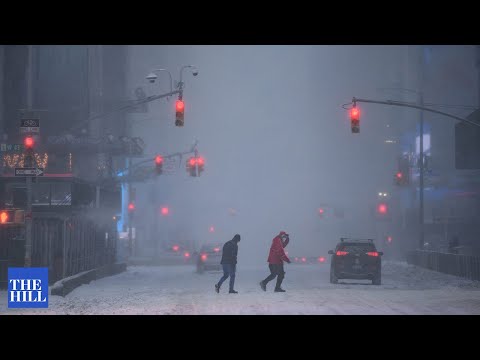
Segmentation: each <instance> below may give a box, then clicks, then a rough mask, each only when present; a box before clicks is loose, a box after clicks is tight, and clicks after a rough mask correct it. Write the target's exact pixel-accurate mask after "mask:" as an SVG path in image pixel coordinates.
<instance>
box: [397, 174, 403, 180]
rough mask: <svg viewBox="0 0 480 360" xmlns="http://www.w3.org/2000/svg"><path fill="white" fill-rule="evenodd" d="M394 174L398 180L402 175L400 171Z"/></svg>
mask: <svg viewBox="0 0 480 360" xmlns="http://www.w3.org/2000/svg"><path fill="white" fill-rule="evenodd" d="M396 176H397V179H399V180H400V179H401V178H402V177H403V174H402V173H401V172H397V174H396Z"/></svg>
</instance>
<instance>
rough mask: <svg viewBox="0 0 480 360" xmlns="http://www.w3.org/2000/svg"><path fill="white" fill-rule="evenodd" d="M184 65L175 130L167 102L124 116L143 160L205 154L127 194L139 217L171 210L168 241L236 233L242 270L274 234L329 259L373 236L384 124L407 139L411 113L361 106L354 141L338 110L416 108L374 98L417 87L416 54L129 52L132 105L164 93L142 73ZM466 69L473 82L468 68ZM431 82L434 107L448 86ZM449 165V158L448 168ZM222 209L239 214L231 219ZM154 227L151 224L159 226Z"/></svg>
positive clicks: (386, 175) (295, 250)
mask: <svg viewBox="0 0 480 360" xmlns="http://www.w3.org/2000/svg"><path fill="white" fill-rule="evenodd" d="M466 48H467V47H462V51H469V50H468V49H467V50H465V49H466ZM410 51H411V50H410ZM472 51H473V50H472ZM450 53H455V52H454V51H451V49H450ZM186 64H193V65H195V66H197V67H198V69H199V75H198V76H197V77H193V76H192V75H191V73H189V72H188V71H185V72H184V80H185V82H186V88H185V95H184V100H185V104H186V110H185V126H184V127H183V128H179V127H175V126H174V110H173V108H174V101H175V99H174V98H172V99H170V100H169V101H165V100H159V101H156V102H153V103H150V104H149V112H148V113H146V114H131V115H129V116H128V120H129V121H130V123H131V124H132V129H133V133H134V134H135V135H137V136H141V137H142V138H143V139H144V140H145V142H146V144H147V148H146V154H147V155H149V156H152V157H153V156H154V155H155V154H157V153H158V154H168V153H173V152H178V151H185V150H187V149H188V148H189V147H190V146H191V145H192V144H193V142H194V141H195V139H197V140H198V142H199V144H198V149H199V154H200V155H202V156H204V157H205V160H206V165H205V171H204V173H203V174H202V176H200V177H199V178H193V177H190V176H188V175H187V173H186V171H185V158H184V159H183V161H182V164H181V165H180V167H179V168H177V169H176V171H175V173H174V174H165V175H162V176H160V177H159V178H158V179H157V180H155V182H150V183H143V184H142V183H141V184H136V185H135V187H136V188H137V198H138V199H137V201H138V205H137V206H138V208H142V206H143V207H144V208H145V209H158V207H159V206H161V205H168V206H169V207H170V209H171V215H170V216H169V217H168V222H169V224H168V227H169V237H175V236H178V237H191V238H192V239H194V241H195V242H196V243H197V244H200V243H202V242H205V241H209V240H215V241H219V242H224V241H226V240H229V239H231V238H232V237H233V235H234V234H235V233H239V234H241V235H242V241H241V243H240V247H239V262H240V263H259V262H262V261H266V257H267V254H268V247H269V245H270V242H271V240H272V238H273V237H274V236H275V235H276V234H278V232H279V231H281V230H284V231H287V232H289V233H290V234H291V243H290V245H289V247H288V249H287V250H288V251H289V253H290V254H302V255H303V254H306V255H318V254H326V251H327V250H329V249H331V248H332V247H333V246H334V244H335V242H336V241H337V240H338V238H339V237H341V236H356V237H374V238H376V237H377V236H378V229H376V227H375V225H374V223H373V221H372V219H371V215H370V213H369V206H370V204H372V203H374V202H375V200H376V196H377V193H378V192H379V191H386V192H391V191H393V188H394V187H393V184H392V174H394V172H395V171H396V156H397V154H398V151H399V149H398V148H396V147H395V145H389V144H386V143H385V140H386V139H389V138H390V137H391V136H392V135H393V136H395V134H396V133H395V131H397V130H398V132H400V130H401V129H402V126H399V125H398V124H392V125H391V126H389V127H387V126H386V125H387V123H389V122H388V121H387V120H388V119H389V118H390V119H392V118H393V119H396V120H397V121H399V122H401V123H402V124H405V127H407V128H408V127H411V129H412V130H414V129H415V123H416V121H417V120H418V114H417V112H416V111H415V110H408V109H407V110H402V109H399V110H395V111H394V110H392V109H391V108H388V107H384V106H380V105H372V106H369V105H362V106H361V125H360V126H361V130H360V131H361V132H360V134H352V133H351V131H350V121H349V117H348V112H347V110H344V109H342V107H341V106H342V104H345V103H349V102H350V101H351V99H352V97H354V96H356V97H360V98H373V99H387V98H390V99H392V98H396V99H400V100H411V101H415V97H413V98H412V97H408V96H406V95H404V94H395V93H393V95H392V93H385V92H382V91H379V90H378V89H379V88H385V87H405V88H416V87H417V82H418V78H417V74H416V67H415V66H416V65H415V64H416V62H415V56H414V54H413V55H412V53H409V50H408V49H407V46H130V47H129V58H128V68H129V73H128V74H127V75H128V78H127V84H128V89H131V92H130V93H131V94H132V96H133V89H135V88H136V87H138V86H142V87H143V88H144V89H145V91H146V92H147V95H152V94H158V93H160V92H166V91H168V76H167V74H166V73H160V74H159V79H158V81H157V82H156V83H155V84H149V83H148V82H147V81H146V80H145V76H146V74H147V73H149V72H150V71H151V70H152V69H155V68H166V69H169V70H170V71H171V72H172V75H173V76H174V78H175V79H178V72H179V69H180V67H181V66H182V65H186ZM468 65H469V66H471V69H470V70H471V74H473V72H474V71H475V70H474V67H473V63H472V64H468ZM436 81H437V84H435V87H433V88H432V89H430V92H429V93H428V96H429V97H430V101H434V100H435V91H436V89H439V87H440V86H442V84H448V81H449V80H448V79H436ZM445 87H447V86H445ZM474 87H475V83H468V84H466V85H465V87H464V88H463V89H462V90H463V91H464V93H467V94H468V96H467V97H465V96H463V97H462V96H460V95H459V96H457V98H460V97H461V99H458V101H459V102H461V103H467V104H473V105H475V104H476V101H475V99H476V96H475V91H474V90H475V89H474ZM471 89H473V91H471V92H470V90H471ZM442 91H443V93H445V91H447V92H448V90H445V88H444V89H442ZM452 91H453V90H452ZM456 93H458V91H457V92H456ZM450 101H453V100H451V97H450V98H449V102H450ZM445 123H447V125H446V126H447V127H448V126H449V128H448V129H449V133H448V134H449V135H446V136H445V137H444V138H443V140H444V141H446V144H447V145H448V146H449V147H450V153H453V150H452V146H453V125H454V123H453V122H451V123H449V124H448V120H446V121H445ZM405 127H403V129H404V128H405ZM450 156H451V155H450ZM449 161H450V162H449ZM452 161H453V158H450V159H447V165H446V166H447V168H449V169H450V170H451V169H452V168H453V163H452ZM321 204H326V208H329V207H332V208H342V209H344V210H345V218H343V219H337V218H335V217H333V216H330V217H327V218H325V219H320V218H319V216H318V208H319V207H320V206H321ZM229 208H234V209H236V210H237V211H238V214H237V215H236V216H231V215H229V213H228V209H229ZM157 215H158V212H157ZM159 218H160V216H159V215H158V216H156V215H155V216H152V217H151V220H152V222H157V221H160V222H165V219H162V218H160V219H159ZM211 225H213V226H215V228H216V232H215V233H214V234H211V233H209V232H208V229H209V227H210V226H211Z"/></svg>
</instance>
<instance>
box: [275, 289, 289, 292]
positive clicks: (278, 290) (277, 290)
mask: <svg viewBox="0 0 480 360" xmlns="http://www.w3.org/2000/svg"><path fill="white" fill-rule="evenodd" d="M274 291H275V292H286V291H285V290H283V289H282V288H275V290H274Z"/></svg>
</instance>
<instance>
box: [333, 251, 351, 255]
mask: <svg viewBox="0 0 480 360" xmlns="http://www.w3.org/2000/svg"><path fill="white" fill-rule="evenodd" d="M347 254H348V252H347V251H340V250H338V251H337V252H336V253H335V255H337V256H345V255H347Z"/></svg>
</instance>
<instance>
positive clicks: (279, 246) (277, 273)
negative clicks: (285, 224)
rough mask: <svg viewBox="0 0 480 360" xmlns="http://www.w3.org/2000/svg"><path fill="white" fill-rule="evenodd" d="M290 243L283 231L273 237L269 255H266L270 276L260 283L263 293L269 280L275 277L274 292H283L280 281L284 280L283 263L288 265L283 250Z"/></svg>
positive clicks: (288, 260) (287, 259)
mask: <svg viewBox="0 0 480 360" xmlns="http://www.w3.org/2000/svg"><path fill="white" fill-rule="evenodd" d="M289 241H290V237H289V235H288V234H287V233H286V232H285V231H281V232H280V234H278V235H277V236H275V237H274V238H273V240H272V245H271V246H270V253H269V254H268V260H267V261H268V268H269V269H270V275H268V276H267V278H265V280H262V281H260V287H261V288H262V290H263V291H267V284H268V282H269V281H270V280H273V279H275V277H277V284H276V285H275V290H274V291H275V292H285V290H283V289H282V281H283V279H284V278H285V271H284V270H283V262H284V261H286V262H287V263H289V264H290V259H289V258H288V256H287V254H285V250H283V248H284V247H285V246H287V245H288V243H289Z"/></svg>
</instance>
